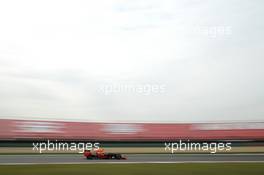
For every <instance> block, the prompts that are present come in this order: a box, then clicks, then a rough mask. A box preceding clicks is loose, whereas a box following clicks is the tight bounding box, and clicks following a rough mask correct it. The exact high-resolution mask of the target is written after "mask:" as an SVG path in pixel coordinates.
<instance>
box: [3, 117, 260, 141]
mask: <svg viewBox="0 0 264 175" xmlns="http://www.w3.org/2000/svg"><path fill="white" fill-rule="evenodd" d="M46 139H49V140H90V141H92V140H96V141H170V140H179V139H182V140H264V122H239V123H185V124H184V123H96V122H64V121H41V120H11V119H0V140H46Z"/></svg>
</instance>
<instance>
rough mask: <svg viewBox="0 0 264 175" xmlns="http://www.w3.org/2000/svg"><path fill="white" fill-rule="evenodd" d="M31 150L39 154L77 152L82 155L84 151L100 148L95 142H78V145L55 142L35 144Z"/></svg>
mask: <svg viewBox="0 0 264 175" xmlns="http://www.w3.org/2000/svg"><path fill="white" fill-rule="evenodd" d="M32 146H33V148H32V150H33V151H37V152H39V153H43V152H45V151H78V153H83V152H84V150H91V151H92V150H97V149H99V148H100V143H98V142H95V143H91V142H86V143H83V142H79V143H75V142H71V143H68V142H57V140H56V141H55V142H51V141H49V140H48V141H47V142H37V143H34V142H33V143H32Z"/></svg>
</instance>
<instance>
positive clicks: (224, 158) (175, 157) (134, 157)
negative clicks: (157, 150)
mask: <svg viewBox="0 0 264 175" xmlns="http://www.w3.org/2000/svg"><path fill="white" fill-rule="evenodd" d="M125 156H126V157H127V160H87V159H86V158H84V157H83V156H82V154H56V155H54V154H37V155H0V165H8V164H10V165H13V164H85V163H202V162H220V163H221V162H264V154H127V155H125Z"/></svg>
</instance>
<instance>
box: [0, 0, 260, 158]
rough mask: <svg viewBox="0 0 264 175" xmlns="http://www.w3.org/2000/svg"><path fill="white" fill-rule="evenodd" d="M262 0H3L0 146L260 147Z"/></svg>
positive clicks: (20, 149) (128, 149)
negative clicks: (34, 143)
mask: <svg viewBox="0 0 264 175" xmlns="http://www.w3.org/2000/svg"><path fill="white" fill-rule="evenodd" d="M263 5H264V3H263V1H261V0H254V1H250V0H243V1H238V0H222V1H220V0H219V1H209V0H203V1H200V0H187V1H174V0H163V1H161V0H144V1H141V0H133V1H132V0H97V1H82V0H78V1H68V0H66V1H65V0H64V1H60V0H56V1H51V0H47V1H33V0H32V1H29V0H25V1H18V0H10V1H0V140H1V141H0V147H1V148H0V152H2V153H12V152H31V151H32V149H31V146H32V141H45V140H47V139H50V140H64V141H65V140H66V141H77V142H78V141H100V142H102V144H103V145H104V146H105V147H109V149H111V148H113V147H118V151H120V152H126V153H128V152H162V151H164V150H163V147H164V145H163V142H164V141H178V140H179V139H183V140H188V139H189V140H193V141H198V142H201V141H206V142H213V141H223V140H224V141H230V140H231V141H232V143H233V145H232V146H234V149H233V151H235V152H264V149H263V145H264V144H263V141H264V122H263V114H264V107H263V106H264V96H263V89H264V69H263V64H264V61H263V39H264V35H263V30H264V22H263V19H262V17H263V15H264V14H263ZM120 148H122V149H120ZM143 148H151V149H143ZM114 151H117V150H114Z"/></svg>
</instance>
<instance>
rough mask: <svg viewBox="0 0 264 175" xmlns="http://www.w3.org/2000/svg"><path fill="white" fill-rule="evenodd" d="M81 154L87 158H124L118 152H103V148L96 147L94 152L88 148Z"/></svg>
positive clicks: (124, 158)
mask: <svg viewBox="0 0 264 175" xmlns="http://www.w3.org/2000/svg"><path fill="white" fill-rule="evenodd" d="M83 155H84V156H85V157H86V158H87V159H116V160H126V157H123V156H122V155H121V154H118V153H105V152H104V151H103V149H98V150H97V151H96V152H95V154H94V153H92V152H91V151H90V150H85V151H84V153H83Z"/></svg>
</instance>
